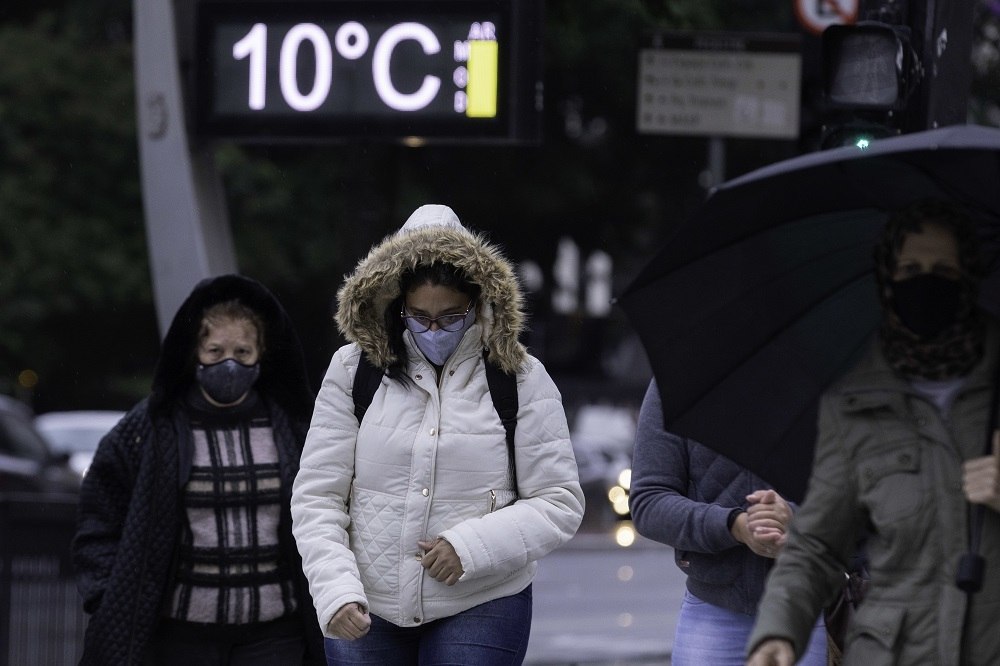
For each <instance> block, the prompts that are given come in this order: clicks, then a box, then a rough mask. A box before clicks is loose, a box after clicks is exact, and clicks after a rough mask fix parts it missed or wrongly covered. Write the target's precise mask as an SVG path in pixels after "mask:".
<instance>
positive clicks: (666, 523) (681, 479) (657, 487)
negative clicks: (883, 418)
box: [629, 381, 794, 615]
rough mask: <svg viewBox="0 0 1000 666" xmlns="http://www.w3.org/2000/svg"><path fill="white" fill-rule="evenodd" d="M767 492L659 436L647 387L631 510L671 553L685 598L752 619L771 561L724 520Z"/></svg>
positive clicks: (689, 443) (708, 453)
mask: <svg viewBox="0 0 1000 666" xmlns="http://www.w3.org/2000/svg"><path fill="white" fill-rule="evenodd" d="M770 487H771V486H770V485H768V484H767V483H765V482H764V481H763V480H761V479H760V478H759V477H757V476H756V475H754V474H753V473H751V472H749V471H748V470H746V469H745V468H743V467H741V466H739V465H737V464H736V463H734V462H733V461H731V460H729V459H728V458H726V457H725V456H722V455H720V454H718V453H716V452H714V451H712V450H711V449H709V448H708V447H706V446H703V445H702V444H699V443H698V442H695V441H693V440H690V439H683V438H681V437H678V436H676V435H673V434H671V433H669V432H667V431H666V430H664V426H663V406H662V403H661V401H660V392H659V390H658V389H657V386H656V382H655V381H654V382H652V383H651V384H650V386H649V389H648V391H647V392H646V397H645V399H644V400H643V404H642V408H641V410H640V413H639V423H638V428H637V431H636V441H635V451H634V452H633V460H632V489H631V492H630V495H629V507H630V508H631V510H632V519H633V520H634V522H635V527H636V530H638V532H639V533H640V534H642V535H643V536H645V537H647V538H650V539H653V540H655V541H659V542H661V543H665V544H667V545H669V546H673V548H674V560H675V561H676V563H677V566H678V567H680V569H681V570H682V571H683V572H684V573H685V574H687V588H688V590H690V592H691V594H693V595H694V596H696V597H698V598H699V599H701V600H702V601H705V602H708V603H710V604H712V605H714V606H719V607H721V608H726V609H728V610H731V611H734V612H737V613H743V614H744V615H753V614H754V613H755V612H756V608H757V602H758V601H759V600H760V597H761V595H762V594H763V592H764V581H765V579H766V578H767V574H768V571H770V569H771V564H772V560H770V559H768V558H765V557H761V556H759V555H756V554H754V553H753V552H752V551H751V550H750V549H749V548H747V547H745V546H744V545H743V544H741V543H740V542H738V541H737V540H736V539H735V538H734V537H733V535H732V533H731V532H730V531H729V524H728V519H729V516H730V514H731V513H733V511H734V510H736V509H743V510H745V509H746V508H747V501H746V496H747V495H749V494H750V493H752V492H753V491H755V490H760V489H763V488H770ZM793 508H794V505H793Z"/></svg>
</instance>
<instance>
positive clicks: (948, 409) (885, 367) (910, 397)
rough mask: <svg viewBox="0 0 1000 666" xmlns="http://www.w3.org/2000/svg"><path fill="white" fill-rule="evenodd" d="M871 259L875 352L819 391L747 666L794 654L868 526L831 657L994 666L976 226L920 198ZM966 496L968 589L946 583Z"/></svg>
mask: <svg viewBox="0 0 1000 666" xmlns="http://www.w3.org/2000/svg"><path fill="white" fill-rule="evenodd" d="M875 256H876V277H877V282H878V285H879V294H880V298H881V303H882V308H883V320H882V324H881V327H880V329H879V335H878V339H877V344H875V345H874V346H873V347H872V349H871V350H870V352H869V354H868V355H867V356H866V358H865V359H864V360H863V361H862V362H861V363H860V364H859V365H858V366H857V367H855V368H854V369H853V370H852V371H851V372H849V373H848V374H847V375H846V376H845V377H843V378H842V379H841V380H839V381H838V382H837V383H836V384H834V385H833V386H832V387H831V388H830V389H829V390H828V391H827V392H826V393H825V394H824V396H823V398H822V401H821V405H820V417H819V437H818V442H817V446H816V457H815V463H814V466H813V471H812V477H811V479H810V482H809V490H808V493H807V498H806V501H805V503H804V504H803V506H802V507H801V509H800V511H799V512H798V513H797V514H796V517H795V521H794V522H793V524H792V526H791V531H790V534H789V539H788V542H787V544H786V546H785V548H784V551H783V552H782V554H781V556H780V557H779V559H778V560H777V563H776V565H775V567H774V569H773V570H772V573H771V576H770V578H769V579H768V584H767V588H766V590H765V594H764V597H763V599H762V600H761V603H760V606H759V609H758V615H757V621H756V624H755V626H754V630H753V632H752V634H751V637H750V641H749V649H750V657H749V660H748V662H747V663H748V664H749V665H750V666H766V665H772V664H773V665H781V666H784V665H786V664H787V665H790V664H792V663H793V662H794V660H795V657H796V656H797V655H801V654H802V653H803V650H804V648H805V645H806V640H807V637H808V635H809V631H810V630H811V628H812V621H813V620H814V619H815V617H816V616H817V615H818V613H819V612H820V609H821V608H822V607H823V605H824V604H825V603H827V602H828V601H829V600H830V599H831V598H832V596H833V595H834V594H835V593H836V591H837V590H838V589H839V588H840V586H842V584H843V575H844V574H843V571H844V569H845V568H846V567H847V565H848V562H849V561H850V559H851V556H852V554H853V550H854V546H855V543H856V540H857V538H858V537H859V536H861V535H862V534H863V533H864V532H866V531H867V533H868V537H867V539H866V545H865V551H866V552H865V554H866V556H867V562H868V569H869V572H870V575H871V583H870V587H869V588H868V592H867V594H866V597H865V599H864V601H863V602H862V603H861V605H860V606H859V607H858V608H857V611H856V613H855V614H854V616H853V618H852V620H851V624H850V626H848V629H847V636H846V646H845V651H844V663H845V664H864V665H865V666H868V665H870V664H959V663H963V664H996V663H1000V633H998V632H997V631H996V628H997V626H1000V576H997V575H996V571H997V567H998V566H1000V491H998V481H1000V472H998V460H997V456H996V453H994V455H990V456H983V451H984V436H985V435H986V433H987V432H989V430H990V426H988V424H987V420H988V417H989V416H990V414H989V413H990V411H991V409H990V407H991V404H992V403H995V402H996V399H997V398H996V394H995V392H994V385H995V383H996V380H995V379H994V373H993V371H994V369H995V367H996V364H997V347H998V344H1000V336H998V335H997V332H996V330H994V328H993V327H991V326H988V325H987V321H986V317H985V315H984V314H983V313H982V312H981V311H980V310H978V309H977V307H976V298H977V295H978V291H979V282H980V278H981V270H980V266H979V262H978V258H977V252H976V237H975V233H974V229H973V227H972V223H971V222H970V220H969V219H968V217H967V216H966V215H965V214H963V212H962V211H960V210H959V209H958V208H957V207H955V206H952V205H950V204H947V203H944V202H920V203H917V204H914V205H911V206H909V207H907V208H905V209H902V210H900V211H898V212H897V213H896V214H894V215H893V216H891V218H890V219H889V221H888V223H887V225H886V228H885V230H884V233H883V236H882V239H881V241H880V243H879V245H878V247H877V248H876V253H875ZM991 396H992V397H991ZM967 502H972V503H974V504H979V505H984V506H985V507H988V508H986V509H985V511H984V512H983V516H982V517H983V520H982V526H981V527H982V530H981V532H980V533H979V537H978V538H979V543H978V549H979V554H980V555H981V556H982V558H983V561H984V562H985V571H986V576H985V580H983V582H982V588H981V590H980V591H979V592H977V593H976V594H969V596H967V595H966V592H964V591H963V590H962V589H959V587H958V586H957V585H956V580H955V576H956V570H957V569H958V567H959V562H960V561H961V560H962V559H963V553H964V552H965V550H966V546H967V543H968V528H967V526H968V524H969V519H968V515H967V514H968V510H967Z"/></svg>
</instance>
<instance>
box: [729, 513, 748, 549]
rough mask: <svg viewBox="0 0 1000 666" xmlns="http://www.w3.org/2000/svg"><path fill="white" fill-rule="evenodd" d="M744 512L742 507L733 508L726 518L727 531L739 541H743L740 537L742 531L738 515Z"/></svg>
mask: <svg viewBox="0 0 1000 666" xmlns="http://www.w3.org/2000/svg"><path fill="white" fill-rule="evenodd" d="M745 514H746V512H745V511H744V510H743V509H739V508H737V509H733V510H732V511H730V512H729V516H728V517H727V518H726V526H727V527H728V528H729V533H730V534H732V535H733V538H734V539H736V540H737V541H739V542H740V543H745V540H744V539H743V538H742V532H741V530H740V527H741V522H740V516H742V515H745Z"/></svg>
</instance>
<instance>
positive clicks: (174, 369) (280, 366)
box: [149, 275, 315, 419]
mask: <svg viewBox="0 0 1000 666" xmlns="http://www.w3.org/2000/svg"><path fill="white" fill-rule="evenodd" d="M233 299H235V300H238V301H239V302H240V303H242V304H243V305H245V306H247V307H249V308H251V309H252V310H254V311H255V312H257V313H258V315H260V317H261V319H262V320H263V322H264V354H263V356H262V357H261V360H260V377H259V378H258V379H257V382H256V384H255V385H254V386H255V388H256V389H257V390H258V391H260V392H261V393H263V394H265V395H267V396H269V397H271V398H272V399H273V400H275V401H276V402H277V403H278V404H279V405H280V406H281V407H283V408H284V409H285V410H287V411H288V413H289V415H290V416H291V417H292V418H293V419H308V418H309V417H310V415H311V414H312V408H313V400H314V398H315V396H314V395H313V392H312V390H311V389H310V387H309V380H308V377H307V375H306V366H305V356H304V355H303V352H302V345H301V343H300V342H299V337H298V334H297V333H296V332H295V328H294V327H293V326H292V321H291V319H290V318H289V317H288V314H287V313H286V312H285V309H284V308H283V307H282V306H281V304H280V303H279V302H278V299H277V298H275V297H274V295H273V294H272V293H271V292H270V291H269V290H268V289H267V288H266V287H264V285H262V284H260V283H259V282H257V281H256V280H252V279H250V278H247V277H243V276H241V275H222V276H218V277H212V278H206V279H204V280H202V281H201V282H199V283H198V284H197V285H196V286H195V288H194V289H193V290H192V292H191V294H190V295H189V296H188V297H187V299H186V300H185V301H184V303H182V304H181V306H180V308H179V309H178V310H177V314H175V315H174V319H173V321H172V322H171V324H170V328H169V329H168V330H167V334H166V336H165V337H164V339H163V346H162V349H161V352H160V359H159V361H158V363H157V366H156V372H155V374H154V375H153V389H152V395H151V396H150V401H149V404H150V412H151V413H157V412H161V411H165V410H168V409H169V408H170V406H171V405H172V404H173V403H174V401H175V400H176V399H178V398H179V397H180V396H182V395H183V394H184V393H185V392H186V391H187V390H188V388H189V387H190V386H191V385H192V384H193V383H194V381H195V367H196V363H197V360H196V356H197V347H198V331H199V329H200V328H201V319H202V313H203V312H204V311H205V309H206V308H208V307H210V306H212V305H215V304H216V303H221V302H224V301H229V300H233Z"/></svg>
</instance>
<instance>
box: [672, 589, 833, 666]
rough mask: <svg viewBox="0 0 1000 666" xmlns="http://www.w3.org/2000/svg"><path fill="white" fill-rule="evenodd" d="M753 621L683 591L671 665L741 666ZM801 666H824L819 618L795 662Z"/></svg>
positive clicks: (821, 621)
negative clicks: (803, 652)
mask: <svg viewBox="0 0 1000 666" xmlns="http://www.w3.org/2000/svg"><path fill="white" fill-rule="evenodd" d="M753 623H754V618H753V617H752V616H750V615H744V614H742V613H736V612H734V611H731V610H726V609H725V608H720V607H718V606H713V605H712V604H710V603H706V602H704V601H702V600H701V599H699V598H698V597H696V596H694V595H693V594H691V593H690V592H688V591H687V590H685V591H684V601H683V602H682V603H681V612H680V615H679V616H678V618H677V632H676V634H675V635H674V650H673V654H672V655H671V658H670V663H671V664H673V666H705V665H706V664H711V665H712V666H729V665H730V664H732V665H733V666H743V664H744V663H746V657H745V654H746V649H747V639H749V638H750V631H751V630H752V629H753ZM797 663H798V664H800V665H804V666H826V627H825V626H824V625H823V620H822V618H820V620H819V622H818V623H817V624H816V627H815V628H814V629H813V632H812V636H810V638H809V647H808V648H807V649H806V653H805V654H804V655H802V658H801V659H800V660H799V661H798V662H797Z"/></svg>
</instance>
